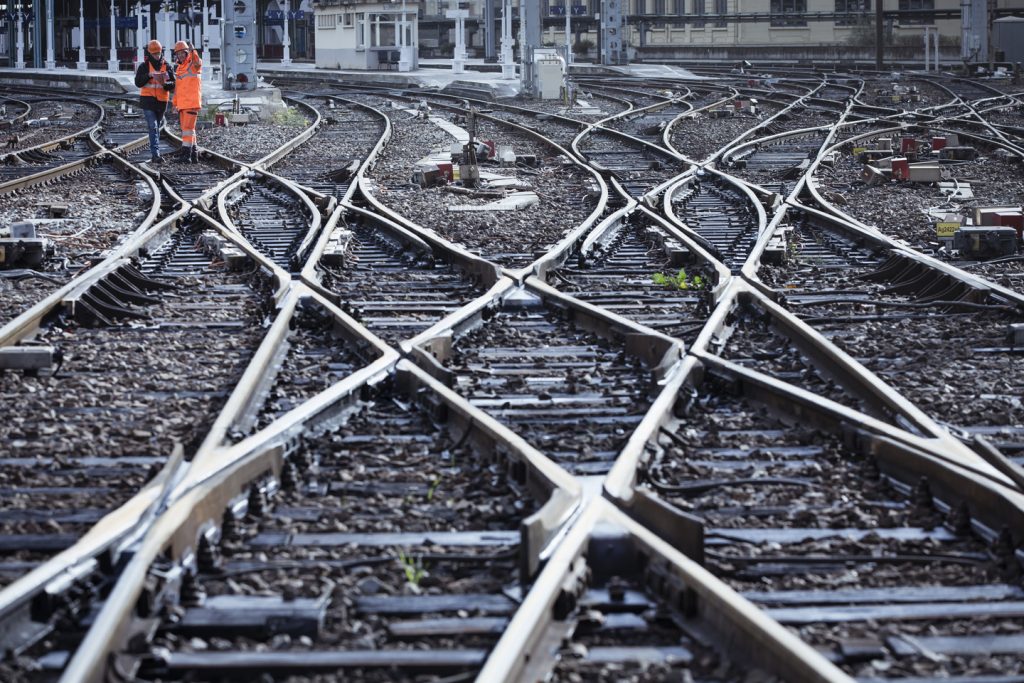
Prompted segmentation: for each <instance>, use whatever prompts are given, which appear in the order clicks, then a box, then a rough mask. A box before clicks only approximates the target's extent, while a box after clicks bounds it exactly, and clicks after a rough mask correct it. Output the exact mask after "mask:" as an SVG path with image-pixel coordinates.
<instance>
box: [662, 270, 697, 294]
mask: <svg viewBox="0 0 1024 683" xmlns="http://www.w3.org/2000/svg"><path fill="white" fill-rule="evenodd" d="M651 281H652V282H654V284H656V285H658V286H660V287H667V288H669V289H703V288H704V278H702V277H701V276H700V275H694V276H693V277H692V278H691V277H689V276H688V275H687V274H686V270H685V269H683V268H680V269H679V272H678V273H676V274H675V275H673V274H672V273H668V274H667V275H666V274H665V273H661V272H658V273H654V274H653V275H652V276H651Z"/></svg>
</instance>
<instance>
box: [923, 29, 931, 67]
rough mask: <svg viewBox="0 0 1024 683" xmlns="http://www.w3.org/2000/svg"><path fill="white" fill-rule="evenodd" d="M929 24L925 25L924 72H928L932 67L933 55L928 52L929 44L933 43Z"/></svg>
mask: <svg viewBox="0 0 1024 683" xmlns="http://www.w3.org/2000/svg"><path fill="white" fill-rule="evenodd" d="M928 28H929V27H928V26H925V27H924V72H925V73H928V69H929V68H930V67H931V55H930V54H928V46H929V45H931V43H932V36H931V31H929V30H928Z"/></svg>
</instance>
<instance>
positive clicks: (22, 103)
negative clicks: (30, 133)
mask: <svg viewBox="0 0 1024 683" xmlns="http://www.w3.org/2000/svg"><path fill="white" fill-rule="evenodd" d="M0 99H3V101H4V104H5V105H6V104H8V103H14V104H15V105H19V106H22V107H25V111H23V112H22V113H20V114H18V115H17V116H15V117H13V118H10V119H7V120H5V121H0V127H11V126H13V125H14V124H16V123H19V122H21V120H22V119H27V118H28V115H29V114H31V113H32V105H31V104H29V103H28V102H26V101H24V100H18V99H15V98H13V97H7V96H6V95H4V96H2V97H0Z"/></svg>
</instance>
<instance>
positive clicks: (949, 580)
mask: <svg viewBox="0 0 1024 683" xmlns="http://www.w3.org/2000/svg"><path fill="white" fill-rule="evenodd" d="M686 406H687V408H686V410H685V416H684V417H683V418H682V419H681V420H680V426H679V428H678V429H666V430H664V432H663V435H662V439H661V444H660V445H661V448H660V449H659V453H658V455H657V456H655V457H653V458H652V459H651V462H650V464H649V466H648V467H647V468H645V470H644V472H643V475H642V476H643V479H644V486H645V487H646V488H648V489H650V490H651V491H652V492H654V493H656V495H658V496H659V497H661V498H663V499H664V500H666V501H667V502H669V503H671V504H672V505H673V506H675V507H676V508H677V509H679V510H681V511H683V512H686V513H687V514H689V515H693V516H695V517H696V518H697V519H699V520H700V524H701V525H702V526H703V531H704V554H705V561H706V566H707V567H708V569H709V570H710V571H711V572H712V573H714V574H715V575H716V576H718V577H720V578H721V579H722V580H724V581H725V582H726V583H728V584H729V585H730V586H731V587H733V588H734V589H736V590H737V591H739V592H740V594H741V595H743V596H744V597H746V598H747V599H748V600H751V601H752V602H754V604H757V605H758V606H760V607H762V608H763V609H764V610H765V613H766V614H767V615H768V616H769V617H771V618H773V619H774V620H776V621H778V622H779V623H781V624H784V625H786V626H788V627H790V629H791V630H792V631H793V632H795V633H797V634H798V635H799V636H800V637H801V638H802V639H803V640H804V641H805V642H806V643H807V644H809V645H811V646H812V647H815V648H817V649H819V650H820V651H823V652H824V653H825V654H826V656H827V657H828V658H829V659H830V660H831V661H833V662H834V663H836V664H837V665H838V666H839V667H840V668H841V669H843V670H844V671H845V672H846V673H848V674H849V675H851V676H856V677H857V678H872V679H885V680H899V679H914V678H916V677H921V676H927V677H943V676H961V677H963V680H970V679H972V678H977V679H979V680H984V676H986V675H997V674H998V675H1006V674H1008V673H1011V672H1013V671H1014V669H1015V668H1016V667H1017V666H1018V664H1019V655H1020V644H1019V643H1016V644H1015V643H1014V636H1013V635H1012V631H1013V627H1012V626H1010V624H1008V623H1007V622H1006V621H1005V620H1004V619H1003V617H1002V616H1001V615H1003V614H1014V613H1015V610H1016V609H1019V601H1020V598H1021V593H1020V588H1019V586H1018V585H1017V580H1016V577H1017V576H1018V575H1019V567H1017V566H1016V561H1015V560H1013V559H1012V557H1007V556H1006V555H1005V553H1003V552H1002V551H1000V550H999V548H1000V542H999V535H1000V534H999V532H998V531H996V533H995V535H994V536H993V535H992V534H991V531H990V530H986V531H982V530H980V528H979V527H974V528H972V523H971V520H970V515H969V514H967V513H966V512H965V510H966V508H961V507H953V508H952V509H950V508H949V507H948V505H946V504H944V501H943V500H942V497H941V495H938V494H937V493H936V492H934V491H933V490H932V489H931V488H930V486H929V484H928V479H927V478H922V479H923V482H924V483H918V484H917V485H916V486H910V485H907V484H905V483H904V482H901V481H899V480H898V479H895V478H894V477H892V476H888V475H886V474H883V473H881V472H879V465H878V463H877V462H875V461H874V460H873V459H872V458H871V457H870V456H865V455H864V454H862V453H858V452H857V451H855V450H851V449H849V448H847V447H845V446H844V445H843V444H842V442H841V440H840V439H838V438H836V437H828V436H824V435H822V434H820V433H819V432H816V431H814V430H811V429H808V428H806V427H802V426H791V425H789V424H787V423H785V422H783V421H780V420H778V419H776V418H773V417H771V416H770V415H769V414H768V412H767V410H766V408H764V407H762V406H759V405H757V404H756V403H752V402H750V401H747V400H744V399H743V398H742V397H736V396H734V395H732V394H731V392H730V391H729V390H728V388H727V387H726V385H724V384H717V383H716V382H715V381H714V380H710V381H707V382H705V383H704V384H702V385H701V386H700V388H699V389H698V390H697V391H695V392H694V395H693V396H692V397H689V398H688V400H687V401H686ZM823 491H828V494H827V495H826V496H822V495H821V494H822V492H823ZM897 596H898V597H897ZM1008 627H1009V630H1006V629H1007V628H1008ZM981 642H987V643H990V644H992V645H995V647H994V649H989V648H987V647H985V646H982V647H980V648H979V647H978V644H980V643H981Z"/></svg>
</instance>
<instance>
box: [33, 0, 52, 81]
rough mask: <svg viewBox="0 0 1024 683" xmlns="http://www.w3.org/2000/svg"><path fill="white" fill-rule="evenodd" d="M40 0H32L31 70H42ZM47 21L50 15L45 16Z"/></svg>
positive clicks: (41, 9) (41, 14) (41, 10)
mask: <svg viewBox="0 0 1024 683" xmlns="http://www.w3.org/2000/svg"><path fill="white" fill-rule="evenodd" d="M41 4H42V3H41V2H40V0H32V68H33V69H41V68H43V28H42V26H40V24H39V21H40V20H39V17H41V16H43V8H42V6H41ZM46 19H47V21H49V19H50V14H49V13H47V15H46Z"/></svg>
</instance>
